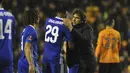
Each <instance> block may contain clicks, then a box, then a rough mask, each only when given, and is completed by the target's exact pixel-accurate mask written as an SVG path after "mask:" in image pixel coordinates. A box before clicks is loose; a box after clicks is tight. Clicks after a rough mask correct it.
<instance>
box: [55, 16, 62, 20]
mask: <svg viewBox="0 0 130 73" xmlns="http://www.w3.org/2000/svg"><path fill="white" fill-rule="evenodd" d="M55 18H57V19H60V20H63V18H60V17H58V16H56V17H55Z"/></svg>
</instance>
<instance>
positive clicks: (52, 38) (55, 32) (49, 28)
mask: <svg viewBox="0 0 130 73" xmlns="http://www.w3.org/2000/svg"><path fill="white" fill-rule="evenodd" d="M46 30H47V31H46V33H45V41H46V42H51V43H55V42H56V41H57V37H58V36H59V34H58V32H59V28H58V27H57V26H54V27H52V26H51V25H47V26H46ZM50 33H51V35H52V36H49V35H48V34H50Z"/></svg>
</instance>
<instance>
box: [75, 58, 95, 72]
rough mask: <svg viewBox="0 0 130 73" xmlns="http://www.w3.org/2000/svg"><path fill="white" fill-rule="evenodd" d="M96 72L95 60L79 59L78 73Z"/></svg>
mask: <svg viewBox="0 0 130 73" xmlns="http://www.w3.org/2000/svg"><path fill="white" fill-rule="evenodd" d="M95 70H96V59H95V58H89V57H81V58H80V64H79V71H78V73H94V72H95Z"/></svg>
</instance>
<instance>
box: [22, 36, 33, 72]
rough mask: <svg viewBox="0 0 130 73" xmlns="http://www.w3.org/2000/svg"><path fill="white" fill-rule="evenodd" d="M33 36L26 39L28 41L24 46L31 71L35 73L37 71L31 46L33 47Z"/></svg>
mask: <svg viewBox="0 0 130 73" xmlns="http://www.w3.org/2000/svg"><path fill="white" fill-rule="evenodd" d="M31 42H32V36H29V37H28V38H27V39H26V43H25V46H24V52H25V56H26V58H27V61H28V64H29V73H34V72H35V69H34V68H35V67H34V63H33V62H34V61H33V56H32V51H31V47H32V44H31Z"/></svg>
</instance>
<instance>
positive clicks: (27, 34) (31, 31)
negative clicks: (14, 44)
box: [20, 25, 38, 66]
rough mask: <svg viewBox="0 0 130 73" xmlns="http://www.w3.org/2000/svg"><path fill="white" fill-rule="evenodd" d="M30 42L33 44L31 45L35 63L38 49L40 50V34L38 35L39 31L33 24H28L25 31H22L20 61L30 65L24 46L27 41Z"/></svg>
mask: <svg viewBox="0 0 130 73" xmlns="http://www.w3.org/2000/svg"><path fill="white" fill-rule="evenodd" d="M26 42H29V43H31V44H32V47H31V52H32V53H33V54H32V58H33V60H34V63H35V62H36V57H37V50H38V48H37V47H38V46H37V45H38V36H37V32H36V30H35V28H34V27H33V26H32V25H29V26H26V27H25V29H24V30H23V32H22V33H21V57H20V61H21V62H23V63H24V64H25V65H27V66H28V61H27V59H26V56H25V52H24V46H25V43H26Z"/></svg>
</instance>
